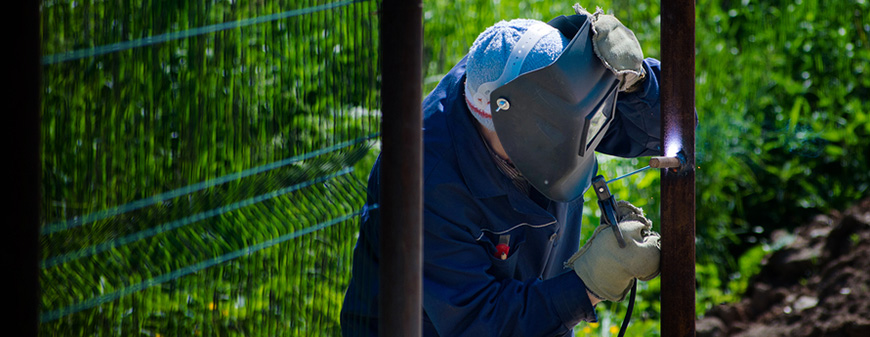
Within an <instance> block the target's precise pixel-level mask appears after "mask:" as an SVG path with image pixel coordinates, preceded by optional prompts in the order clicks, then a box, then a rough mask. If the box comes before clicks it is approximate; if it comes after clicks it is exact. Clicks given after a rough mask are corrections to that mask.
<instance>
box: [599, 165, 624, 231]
mask: <svg viewBox="0 0 870 337" xmlns="http://www.w3.org/2000/svg"><path fill="white" fill-rule="evenodd" d="M592 188H593V189H595V196H597V197H598V208H600V209H601V219H602V220H604V223H606V224H608V225H610V226H612V227H611V229H613V235H615V236H616V243H618V244H619V248H625V239H624V238H623V237H622V231H620V230H619V222H618V221H617V219H616V197H614V196H613V195H612V194H610V189H608V188H607V180H605V179H604V176H602V175H600V174H599V175H597V176H595V178H592Z"/></svg>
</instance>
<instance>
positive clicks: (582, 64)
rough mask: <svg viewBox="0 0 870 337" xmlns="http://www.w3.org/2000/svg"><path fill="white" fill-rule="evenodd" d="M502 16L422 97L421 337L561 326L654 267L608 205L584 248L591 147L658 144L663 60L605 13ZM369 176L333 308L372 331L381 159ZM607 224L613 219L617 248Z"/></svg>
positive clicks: (620, 295)
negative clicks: (339, 299)
mask: <svg viewBox="0 0 870 337" xmlns="http://www.w3.org/2000/svg"><path fill="white" fill-rule="evenodd" d="M574 12H575V14H573V15H570V16H560V17H558V18H556V19H553V20H551V21H550V22H548V23H544V22H541V21H537V20H527V19H515V20H511V21H502V22H499V23H497V24H495V25H494V26H492V27H489V28H488V29H486V30H485V31H484V32H483V33H481V34H480V35H479V36H478V37H477V39H476V40H475V41H474V43H473V45H472V46H471V48H470V50H469V52H468V54H467V55H466V56H465V57H464V58H463V59H462V60H461V61H459V63H457V64H456V66H455V67H453V69H452V70H451V71H450V72H449V73H448V74H447V75H446V76H444V78H443V79H442V80H441V81H440V83H439V84H438V86H437V87H436V88H435V89H434V90H433V91H432V92H431V93H430V94H429V95H428V96H427V97H426V98H425V99H424V101H423V107H422V108H423V114H424V169H423V174H424V178H423V179H424V189H423V193H424V195H423V199H424V209H423V221H424V223H423V235H424V237H423V263H424V266H423V327H422V328H423V332H424V335H425V336H476V337H481V336H569V335H571V333H572V329H573V327H574V326H575V325H577V324H578V323H579V322H581V321H590V322H594V321H596V320H597V318H596V315H595V311H594V305H595V304H597V303H598V302H599V301H603V300H604V301H622V300H623V299H624V298H625V297H626V294H627V293H628V291H629V289H630V288H631V287H632V286H633V285H634V284H635V282H636V280H638V279H639V280H649V279H652V278H654V277H656V276H657V275H658V274H659V260H660V246H659V235H658V234H657V233H655V232H653V231H652V223H651V221H650V220H648V219H647V218H646V217H645V216H644V213H643V211H642V210H641V209H639V208H637V207H635V206H633V205H631V204H629V203H627V202H619V203H618V204H617V207H616V209H617V221H618V225H617V226H611V225H601V226H599V227H598V228H597V229H596V230H595V231H594V233H593V235H592V236H591V237H590V238H589V239H588V240H587V242H586V243H585V244H584V246H583V247H582V248H581V249H579V250H578V248H579V242H580V226H581V218H582V210H583V201H584V200H583V197H582V194H583V193H584V191H586V189H587V188H589V186H590V183H591V180H592V178H593V177H594V176H595V175H596V171H597V166H598V164H597V161H596V158H595V152H596V151H597V152H601V153H606V154H610V155H614V156H620V157H639V156H652V155H658V154H659V153H661V148H660V146H661V140H660V107H659V76H660V71H661V65H660V63H659V62H658V61H657V60H655V59H651V58H647V59H644V58H643V52H642V50H641V48H640V44H639V43H638V41H637V38H636V37H635V35H634V33H633V32H632V31H631V30H629V29H628V28H626V27H625V26H624V25H623V24H622V23H621V22H620V21H619V20H618V19H617V18H615V17H614V16H612V15H606V14H604V13H603V12H602V11H601V10H600V9H599V10H598V11H596V12H595V13H590V12H588V11H586V10H585V9H583V8H582V7H580V6H579V5H575V6H574ZM381 165H382V162H381V161H380V159H378V160H377V161H376V162H375V164H374V167H373V169H372V172H371V176H370V178H369V185H368V195H367V202H366V205H365V211H364V213H363V215H362V216H361V228H360V233H359V239H358V241H357V245H356V248H355V249H354V257H353V258H354V261H353V272H352V279H351V282H350V286H349V288H348V290H347V293H346V295H345V299H344V305H343V308H342V312H341V325H342V332H343V334H344V335H345V336H375V335H377V331H378V317H377V315H378V301H377V300H378V286H379V282H386V280H379V279H378V261H379V252H378V244H379V242H378V240H379V236H378V230H379V228H378V227H379V224H380V211H381V210H380V209H379V208H378V207H377V205H378V200H379V195H378V194H379V183H380V170H379V168H380V166H381ZM612 231H619V234H621V237H622V238H624V241H625V245H624V246H622V247H620V244H618V243H617V241H616V239H615V237H616V236H614V235H612V234H610V233H611V232H612Z"/></svg>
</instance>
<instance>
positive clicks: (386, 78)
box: [378, 0, 423, 336]
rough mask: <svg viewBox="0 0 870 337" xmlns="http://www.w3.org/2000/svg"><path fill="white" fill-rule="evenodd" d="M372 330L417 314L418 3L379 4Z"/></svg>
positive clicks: (416, 320)
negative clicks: (376, 292)
mask: <svg viewBox="0 0 870 337" xmlns="http://www.w3.org/2000/svg"><path fill="white" fill-rule="evenodd" d="M380 13H381V29H380V37H381V39H380V46H381V53H380V58H381V109H382V112H383V115H382V116H383V117H382V120H381V132H382V149H381V161H382V162H381V196H380V198H381V205H380V207H381V214H382V215H381V228H380V256H381V260H380V271H379V279H380V285H379V287H380V288H379V297H378V303H380V307H379V308H378V312H379V314H378V315H379V318H380V321H379V323H378V329H379V334H380V336H420V335H421V334H422V322H423V318H422V317H423V292H422V290H423V250H422V249H423V236H422V233H423V213H422V212H423V194H422V190H423V179H422V175H423V140H422V135H423V131H422V130H423V113H422V97H423V88H422V85H423V72H422V64H423V16H422V15H423V3H422V0H413V1H407V0H384V1H383V3H382V4H381V9H380Z"/></svg>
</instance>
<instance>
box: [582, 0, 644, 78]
mask: <svg viewBox="0 0 870 337" xmlns="http://www.w3.org/2000/svg"><path fill="white" fill-rule="evenodd" d="M574 12H575V13H577V14H580V15H586V17H588V18H589V20H590V21H592V33H593V35H592V47H593V49H594V50H595V55H598V58H599V59H601V61H602V62H603V63H604V66H605V67H607V69H610V71H612V72H613V73H614V74H616V77H617V78H619V91H624V92H633V91H637V89H639V88H640V86H641V83H643V79H644V77H646V72H645V71H644V70H643V50H641V49H640V43H639V42H637V37H636V36H634V32H632V31H631V30H630V29H628V28H627V27H625V26H624V25H623V24H622V23H621V22H619V20H618V19H617V18H616V17H615V16H613V15H609V14H604V12H603V11H602V10H601V8H599V9H598V10H596V11H595V13H589V12H588V11H586V9H585V8H583V7H582V6H580V4H574Z"/></svg>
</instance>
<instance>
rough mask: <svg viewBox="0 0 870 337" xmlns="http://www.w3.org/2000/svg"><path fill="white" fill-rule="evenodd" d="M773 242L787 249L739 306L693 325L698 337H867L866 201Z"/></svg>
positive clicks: (869, 220)
mask: <svg viewBox="0 0 870 337" xmlns="http://www.w3.org/2000/svg"><path fill="white" fill-rule="evenodd" d="M773 240H774V241H777V240H781V242H788V243H787V244H786V245H785V246H784V248H782V249H780V250H777V251H776V252H774V253H773V254H771V255H769V256H767V257H766V258H765V260H764V261H763V267H762V269H761V272H760V273H759V275H758V276H756V277H755V278H754V280H753V282H752V283H751V285H750V289H749V290H747V293H746V295H745V296H744V298H743V300H741V301H740V302H738V303H734V304H727V305H725V304H723V305H719V306H716V307H713V308H712V309H711V310H710V311H708V312H707V314H706V315H705V316H704V318H703V319H701V320H699V321H698V322H697V335H698V336H699V337H718V336H765V337H767V336H861V337H867V336H870V198H868V199H864V200H862V201H861V202H859V203H858V204H857V205H855V206H853V207H852V208H849V209H848V210H846V211H845V212H842V213H840V212H832V213H831V214H827V215H819V216H817V217H816V218H815V219H813V221H812V222H810V223H809V224H807V225H804V226H801V227H799V228H797V229H796V230H795V233H794V234H787V233H784V232H778V233H775V234H774V237H773Z"/></svg>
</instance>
